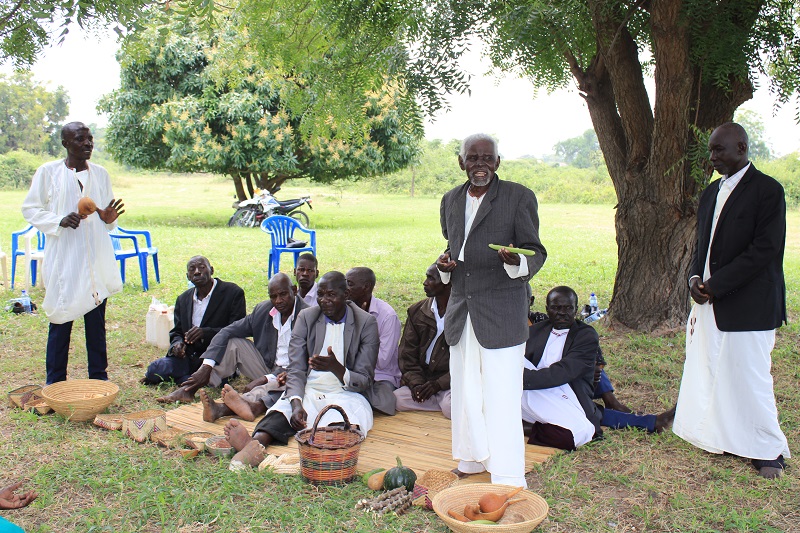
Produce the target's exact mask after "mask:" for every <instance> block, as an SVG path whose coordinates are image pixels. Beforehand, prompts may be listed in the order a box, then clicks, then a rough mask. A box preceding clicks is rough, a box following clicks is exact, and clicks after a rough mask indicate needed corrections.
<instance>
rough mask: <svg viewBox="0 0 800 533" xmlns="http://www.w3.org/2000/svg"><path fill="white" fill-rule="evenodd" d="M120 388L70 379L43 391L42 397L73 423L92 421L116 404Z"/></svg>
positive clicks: (97, 382)
mask: <svg viewBox="0 0 800 533" xmlns="http://www.w3.org/2000/svg"><path fill="white" fill-rule="evenodd" d="M117 394H119V387H117V386H116V385H115V384H114V383H111V382H110V381H103V380H100V379H70V380H68V381H59V382H58V383H53V384H52V385H48V386H46V387H45V388H43V389H42V397H43V398H44V399H45V401H47V405H49V406H50V407H52V408H53V411H55V412H56V413H58V414H60V415H61V416H63V417H64V418H66V419H67V420H69V421H71V422H86V421H87V420H92V419H93V418H94V416H95V415H96V414H97V413H102V412H103V411H105V410H106V408H107V407H108V406H109V405H111V404H112V403H114V400H116V399H117Z"/></svg>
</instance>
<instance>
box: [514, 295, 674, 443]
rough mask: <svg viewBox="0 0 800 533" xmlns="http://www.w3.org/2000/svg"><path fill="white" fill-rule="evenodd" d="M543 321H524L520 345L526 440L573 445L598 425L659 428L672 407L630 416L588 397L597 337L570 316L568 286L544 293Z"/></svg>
mask: <svg viewBox="0 0 800 533" xmlns="http://www.w3.org/2000/svg"><path fill="white" fill-rule="evenodd" d="M545 310H546V311H547V316H548V320H545V321H542V322H538V323H536V324H533V325H531V326H530V335H529V337H528V342H527V344H526V345H525V371H524V373H523V389H524V390H523V393H522V418H523V420H524V421H525V422H528V423H531V424H533V426H532V429H531V430H530V432H529V434H530V440H529V441H528V442H529V444H538V445H540V446H552V447H554V448H560V449H563V450H574V449H576V448H578V447H580V446H582V445H584V444H586V443H587V442H589V441H591V440H592V439H593V438H595V437H599V436H600V435H602V429H601V428H600V426H601V425H604V426H608V427H612V428H615V429H617V428H624V427H640V428H644V429H646V430H647V431H648V432H651V433H652V432H661V431H663V430H664V429H665V428H667V427H669V425H670V424H671V423H672V420H673V419H674V417H675V409H674V408H673V409H670V410H669V411H666V412H664V413H661V414H659V415H635V414H630V413H623V412H620V411H614V410H613V409H604V408H602V407H600V406H599V405H597V404H595V403H594V402H592V395H593V394H594V372H595V363H596V361H597V356H598V350H599V348H600V341H599V339H598V336H597V332H596V331H595V330H594V328H593V327H591V326H590V325H588V324H584V323H582V322H576V321H575V313H576V312H577V311H578V295H577V294H576V293H575V291H574V290H572V289H571V288H569V287H563V286H562V287H555V288H554V289H552V290H551V291H550V292H549V293H548V294H547V306H546V308H545Z"/></svg>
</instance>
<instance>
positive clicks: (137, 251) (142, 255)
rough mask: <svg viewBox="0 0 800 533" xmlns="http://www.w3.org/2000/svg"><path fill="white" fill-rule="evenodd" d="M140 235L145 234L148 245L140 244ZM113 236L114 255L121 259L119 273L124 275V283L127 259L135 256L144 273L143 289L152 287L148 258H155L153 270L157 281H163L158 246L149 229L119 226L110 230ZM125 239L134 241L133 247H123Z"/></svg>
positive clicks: (109, 234) (142, 273)
mask: <svg viewBox="0 0 800 533" xmlns="http://www.w3.org/2000/svg"><path fill="white" fill-rule="evenodd" d="M139 235H143V236H144V240H145V244H146V246H139V238H138V236H139ZM108 236H109V237H111V244H112V245H113V246H114V256H115V257H116V259H117V261H119V273H120V275H121V276H122V283H125V261H126V260H128V259H130V258H133V257H135V258H136V259H137V260H138V261H139V272H140V273H141V275H142V290H143V291H147V290H148V289H149V288H150V282H149V280H148V278H147V258H148V257H152V258H153V270H155V273H156V282H157V283H161V275H160V274H159V272H158V248H156V247H155V246H153V240H152V239H151V238H150V232H149V231H147V230H133V229H123V228H121V227H119V226H117V227H116V228H115V229H113V230H111V231H109V232H108ZM123 239H127V240H130V241H131V242H132V243H133V248H127V249H126V248H123V247H122V241H123Z"/></svg>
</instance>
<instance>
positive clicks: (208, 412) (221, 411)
mask: <svg viewBox="0 0 800 533" xmlns="http://www.w3.org/2000/svg"><path fill="white" fill-rule="evenodd" d="M197 394H198V395H199V396H200V401H201V402H202V403H203V420H205V421H206V422H214V421H216V420H217V419H218V418H222V417H223V416H230V415H232V414H233V411H231V410H230V409H228V408H227V407H225V405H224V404H221V403H217V402H215V401H214V400H212V399H211V398H209V397H208V393H207V392H206V391H205V389H200V390H199V391H198V392H197Z"/></svg>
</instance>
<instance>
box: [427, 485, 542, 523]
mask: <svg viewBox="0 0 800 533" xmlns="http://www.w3.org/2000/svg"><path fill="white" fill-rule="evenodd" d="M515 488H516V487H512V486H511V485H494V484H492V483H473V484H469V485H456V486H454V487H450V488H447V489H444V490H443V491H441V492H440V493H439V494H437V495H436V496H434V497H433V510H434V511H435V512H436V514H437V515H439V518H441V519H442V521H443V522H444V523H445V524H446V525H447V527H449V528H450V530H451V531H455V532H456V533H482V532H485V531H488V529H489V528H491V530H492V531H496V532H498V533H530V532H531V531H533V530H534V529H536V526H538V525H539V524H541V523H542V521H543V520H544V519H545V518H547V512H548V511H549V509H550V507H549V506H548V505H547V502H546V501H545V500H544V498H542V497H541V496H539V495H538V494H535V493H533V492H530V491H527V490H523V491H522V492H519V493H517V494H515V495H514V497H513V498H512V499H515V500H516V499H522V501H518V502H516V503H513V504H511V505H510V506H509V507H508V511H506V513H507V514H510V513H511V512H513V513H514V514H515V515H518V516H521V517H522V518H523V520H522V521H521V522H517V523H504V522H503V520H502V519H501V520H500V521H499V522H498V523H497V524H496V525H493V526H486V525H483V524H471V523H470V522H459V521H458V520H456V519H455V518H453V517H451V516H450V515H448V514H447V511H450V510H454V511H457V512H459V513H463V512H464V506H465V505H467V504H470V505H475V504H477V503H478V500H480V498H481V496H483V495H484V494H486V493H487V492H494V493H496V494H507V493H509V492H511V491H512V490H514V489H515Z"/></svg>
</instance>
